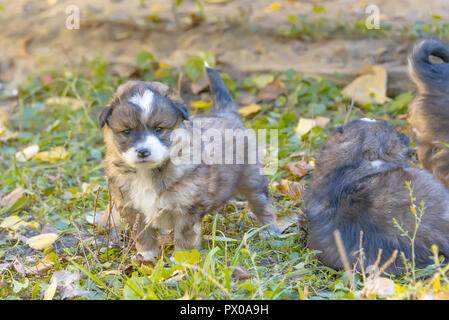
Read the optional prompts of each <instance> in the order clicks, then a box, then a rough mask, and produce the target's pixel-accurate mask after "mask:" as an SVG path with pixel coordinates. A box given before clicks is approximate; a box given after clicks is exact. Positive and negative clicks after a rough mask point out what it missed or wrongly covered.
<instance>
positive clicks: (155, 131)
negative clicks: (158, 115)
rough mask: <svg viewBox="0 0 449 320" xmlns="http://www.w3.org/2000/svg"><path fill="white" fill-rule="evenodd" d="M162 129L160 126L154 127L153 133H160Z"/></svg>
mask: <svg viewBox="0 0 449 320" xmlns="http://www.w3.org/2000/svg"><path fill="white" fill-rule="evenodd" d="M162 131H164V128H162V127H156V128H154V133H155V134H160V133H161V132H162Z"/></svg>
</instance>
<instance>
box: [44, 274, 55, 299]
mask: <svg viewBox="0 0 449 320" xmlns="http://www.w3.org/2000/svg"><path fill="white" fill-rule="evenodd" d="M56 272H57V271H56ZM57 287H58V280H56V278H53V277H52V278H51V282H50V285H49V286H48V288H47V290H45V294H44V300H53V297H54V296H55V293H56V289H57Z"/></svg>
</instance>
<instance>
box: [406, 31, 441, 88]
mask: <svg viewBox="0 0 449 320" xmlns="http://www.w3.org/2000/svg"><path fill="white" fill-rule="evenodd" d="M429 56H436V57H438V58H440V59H442V60H443V63H440V64H434V63H432V62H431V61H430V60H429ZM408 67H409V72H410V76H411V78H412V80H413V81H414V82H415V83H416V85H417V86H418V90H419V92H420V93H424V92H438V93H446V94H449V45H448V44H447V43H445V42H443V41H440V40H438V39H424V40H421V41H418V42H417V43H416V44H415V46H414V47H413V51H412V53H411V54H410V56H409V58H408Z"/></svg>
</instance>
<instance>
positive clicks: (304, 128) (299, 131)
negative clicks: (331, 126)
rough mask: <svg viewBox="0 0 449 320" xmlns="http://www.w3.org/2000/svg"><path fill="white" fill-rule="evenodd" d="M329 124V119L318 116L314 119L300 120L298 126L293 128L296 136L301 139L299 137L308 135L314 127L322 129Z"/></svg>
mask: <svg viewBox="0 0 449 320" xmlns="http://www.w3.org/2000/svg"><path fill="white" fill-rule="evenodd" d="M329 122H330V119H329V118H326V117H321V116H318V117H316V118H315V119H307V118H300V119H299V121H298V125H297V126H296V128H295V132H296V136H297V137H299V138H301V136H303V135H305V134H306V133H309V132H310V131H311V130H312V129H313V128H314V127H316V126H318V127H321V128H323V129H324V128H326V126H327V124H328V123H329Z"/></svg>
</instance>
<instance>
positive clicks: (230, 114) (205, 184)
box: [100, 67, 277, 260]
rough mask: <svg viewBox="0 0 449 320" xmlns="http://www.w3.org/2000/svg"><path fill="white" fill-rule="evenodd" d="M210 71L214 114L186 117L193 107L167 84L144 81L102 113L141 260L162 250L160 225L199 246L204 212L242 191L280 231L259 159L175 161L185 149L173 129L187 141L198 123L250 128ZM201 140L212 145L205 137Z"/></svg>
mask: <svg viewBox="0 0 449 320" xmlns="http://www.w3.org/2000/svg"><path fill="white" fill-rule="evenodd" d="M206 71H207V74H208V77H209V82H210V87H211V93H212V96H213V98H214V100H215V101H214V105H213V107H212V113H211V114H210V115H207V116H197V117H192V118H191V119H188V113H187V109H186V108H185V106H183V105H182V104H181V103H180V102H179V101H176V99H174V98H173V96H172V95H170V93H169V89H168V87H166V86H165V85H163V84H161V83H157V82H153V83H148V82H141V81H130V82H127V83H125V84H123V85H121V86H120V87H119V88H118V89H117V92H116V93H115V96H114V98H113V99H112V101H111V102H110V104H109V105H108V106H106V107H104V108H103V109H102V111H101V112H100V125H101V127H102V128H103V135H104V141H105V144H106V156H105V169H106V175H107V177H108V184H109V189H110V191H111V195H112V200H113V202H114V204H115V205H116V206H117V208H118V210H119V212H120V214H121V216H122V217H123V218H124V219H125V220H126V221H127V223H128V224H129V225H130V227H131V229H132V236H133V238H134V240H135V241H136V248H137V251H138V254H137V257H138V258H139V259H142V260H152V258H154V257H156V256H158V255H159V246H158V242H157V236H156V234H157V229H174V241H175V252H176V251H182V250H191V249H193V248H195V247H198V246H199V245H200V243H201V225H202V218H203V216H204V215H205V214H207V213H209V212H211V211H214V210H216V209H218V208H219V207H221V206H222V205H223V204H224V203H225V202H226V201H228V200H229V199H230V198H231V197H232V196H234V195H235V194H236V193H238V194H242V195H243V196H245V197H246V199H247V201H248V203H249V206H250V208H251V210H252V211H253V212H254V213H255V214H256V216H257V217H258V219H259V221H260V222H261V223H262V224H271V226H270V227H269V229H270V230H271V231H272V232H273V233H275V232H277V227H276V225H275V214H274V211H273V208H272V205H271V201H270V199H269V195H268V186H267V181H266V179H265V177H264V176H263V175H261V171H260V169H261V165H260V164H259V163H255V164H250V163H248V162H244V163H242V164H236V163H235V162H232V163H231V164H220V163H218V164H217V163H213V162H212V163H211V164H207V163H205V161H200V163H195V161H192V162H184V163H174V161H172V158H171V157H170V155H171V154H173V153H174V154H177V151H175V150H178V149H176V148H177V147H179V144H178V143H174V140H173V139H172V137H171V135H172V133H173V132H174V130H175V129H183V130H185V131H184V132H185V135H187V136H189V139H187V140H189V141H193V139H194V138H195V137H194V135H195V124H196V123H198V122H200V123H201V129H200V131H201V132H204V131H205V130H207V129H214V130H215V132H218V133H219V134H224V132H225V130H228V129H230V130H237V129H240V130H242V129H246V126H245V125H244V123H243V121H242V120H241V118H240V117H239V114H238V112H237V108H236V105H235V103H234V101H233V99H232V96H231V95H230V94H229V91H228V89H227V88H226V85H225V83H224V82H223V79H222V78H221V76H220V75H219V73H218V72H217V71H215V70H213V69H211V68H208V67H207V68H206ZM190 138H192V140H191V139H190ZM201 143H202V147H203V148H204V147H205V146H207V143H206V142H204V140H203V141H202V142H201ZM245 146H246V147H247V146H248V144H247V143H246V144H245ZM234 151H235V150H232V151H231V152H234ZM193 152H196V151H195V150H193ZM248 152H250V150H246V153H245V154H246V156H248ZM193 157H195V154H193ZM232 159H235V154H234V156H233V158H232ZM245 159H246V158H245Z"/></svg>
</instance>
